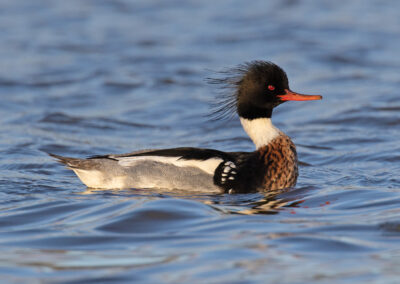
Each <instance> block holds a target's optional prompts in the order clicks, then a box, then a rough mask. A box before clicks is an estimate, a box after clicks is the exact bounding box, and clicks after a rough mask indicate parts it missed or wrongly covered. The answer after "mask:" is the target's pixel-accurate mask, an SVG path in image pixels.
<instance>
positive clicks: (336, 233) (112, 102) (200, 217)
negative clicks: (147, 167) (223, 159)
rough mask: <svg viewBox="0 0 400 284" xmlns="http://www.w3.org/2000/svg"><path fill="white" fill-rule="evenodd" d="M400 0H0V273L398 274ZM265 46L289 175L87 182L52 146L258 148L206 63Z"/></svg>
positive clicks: (260, 54)
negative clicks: (271, 181)
mask: <svg viewBox="0 0 400 284" xmlns="http://www.w3.org/2000/svg"><path fill="white" fill-rule="evenodd" d="M399 10H400V2H398V1H378V0H376V1H375V0H362V1H361V0H358V1H350V2H348V3H347V2H346V4H344V3H342V2H338V1H329V0H325V1H300V0H298V1H296V0H285V1H279V0H276V1H251V2H249V1H233V0H232V1H224V2H218V1H194V0H193V1H179V0H178V1H155V0H154V1H153V0H152V1H123V0H118V1H106V0H103V1H94V0H91V1H77V0H73V1H50V0H48V1H45V0H37V1H28V0H25V1H6V0H4V1H0V37H1V44H0V62H1V68H0V97H1V103H0V113H1V118H0V119H1V123H0V135H1V139H0V151H1V156H0V169H1V171H0V208H1V211H0V275H1V283H88V282H99V283H104V282H121V283H126V282H133V281H136V282H146V283H160V282H163V283H201V282H202V283H317V282H318V283H349V282H351V283H353V282H357V283H399V282H400V270H399V265H400V221H399V218H400V208H399V202H400V177H399V172H400V143H399V141H400V129H399V124H400V114H399V111H400V102H399V91H398V90H399V87H400V77H399V70H400V56H399V55H400V54H399V50H400V17H399V13H398V11H399ZM254 59H263V60H272V61H274V62H276V63H278V64H279V65H281V66H282V67H283V68H284V69H285V70H286V71H287V73H288V75H289V79H290V80H291V87H292V89H293V90H295V91H301V92H306V93H314V94H323V95H324V100H323V101H320V102H308V103H287V104H285V105H283V106H281V107H279V108H278V109H277V110H276V111H275V115H274V117H273V118H274V122H275V124H276V125H277V126H278V127H279V128H281V129H282V130H284V131H285V132H286V133H288V134H289V135H290V136H291V137H292V138H293V140H294V142H295V143H296V145H297V148H298V152H299V158H300V160H301V161H302V162H303V163H302V165H303V166H302V167H301V168H300V177H299V180H298V185H297V186H296V188H295V189H293V190H291V191H288V192H281V193H271V194H267V195H265V196H264V195H262V194H243V195H211V196H210V195H202V194H201V193H198V194H193V193H191V195H190V194H189V193H186V192H175V193H173V194H171V193H166V192H162V191H149V190H137V189H132V190H122V191H112V190H108V191H92V190H89V189H87V188H85V186H84V185H82V184H81V183H80V182H79V180H78V179H77V178H76V177H75V176H74V174H73V173H72V172H70V171H67V170H65V169H64V168H63V167H62V166H61V165H59V164H57V163H56V162H55V161H54V160H53V159H51V158H50V157H49V156H47V154H46V152H53V153H57V154H63V155H70V156H85V155H94V154H105V153H122V152H129V151H132V150H135V149H140V148H150V147H157V148H164V147H177V146H195V147H210V148H216V149H220V150H225V151H251V150H253V145H252V143H251V141H250V140H249V139H248V137H247V136H246V135H245V133H244V131H243V130H242V129H241V126H240V124H239V122H238V121H237V120H232V121H227V122H222V123H211V122H209V121H208V120H207V119H206V118H205V116H204V115H205V114H207V113H208V111H209V108H208V105H209V101H210V100H211V99H212V97H213V90H212V86H207V85H206V84H205V82H204V78H206V77H207V76H210V75H212V71H210V70H220V69H221V68H223V67H229V66H234V65H236V64H238V63H242V62H244V61H247V60H254Z"/></svg>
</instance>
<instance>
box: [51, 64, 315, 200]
mask: <svg viewBox="0 0 400 284" xmlns="http://www.w3.org/2000/svg"><path fill="white" fill-rule="evenodd" d="M229 74H233V75H230V76H228V77H227V78H223V79H215V80H213V82H214V83H222V84H225V85H226V86H230V87H233V91H232V92H231V93H229V94H228V95H226V96H224V97H223V99H222V101H221V104H220V107H219V109H218V110H217V112H216V113H225V112H227V111H229V110H232V109H233V110H234V111H236V112H237V114H238V115H239V118H240V122H241V124H242V126H243V128H244V130H245V131H246V133H247V134H248V135H249V136H250V138H251V140H252V141H253V142H254V144H255V147H256V150H255V151H254V152H222V151H219V150H214V149H203V148H191V147H185V148H172V149H157V150H141V151H136V152H132V153H128V154H118V155H115V154H110V155H101V156H93V157H89V158H87V159H79V158H69V157H62V156H58V155H55V154H50V155H51V156H53V157H55V158H57V159H58V161H59V162H61V163H63V164H65V165H66V166H67V167H68V168H69V169H71V170H73V171H74V172H75V174H76V175H77V176H78V177H79V179H80V180H81V181H82V182H83V183H84V184H85V185H86V186H88V187H90V188H98V189H122V188H142V189H143V188H144V189H146V188H160V189H164V190H173V189H181V190H191V191H196V192H199V191H201V192H207V193H215V192H222V193H224V192H225V193H248V192H256V191H269V190H278V189H284V188H288V187H293V186H295V184H296V180H297V176H298V165H297V164H298V161H297V153H296V147H295V145H294V144H293V142H292V140H290V138H289V137H288V136H287V135H286V134H285V133H283V132H282V131H280V130H279V129H278V128H276V127H275V126H274V125H273V124H272V122H271V116H272V111H273V109H274V108H275V107H277V106H278V105H280V104H282V103H284V102H286V101H309V100H320V99H322V96H319V95H303V94H299V93H295V92H293V91H291V90H290V88H289V82H288V78H287V75H286V73H285V71H283V69H282V68H280V67H279V66H278V65H276V64H274V63H272V62H268V61H252V62H248V63H245V64H242V65H239V66H238V67H237V68H235V69H233V71H232V72H230V73H229Z"/></svg>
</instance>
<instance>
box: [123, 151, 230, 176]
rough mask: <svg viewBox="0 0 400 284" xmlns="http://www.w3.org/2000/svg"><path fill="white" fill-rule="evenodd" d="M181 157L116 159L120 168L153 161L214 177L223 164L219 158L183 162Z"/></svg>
mask: <svg viewBox="0 0 400 284" xmlns="http://www.w3.org/2000/svg"><path fill="white" fill-rule="evenodd" d="M180 158H181V157H163V156H135V157H117V158H116V159H117V160H118V164H119V165H120V166H122V167H133V166H138V165H140V163H141V162H145V161H154V162H158V163H163V164H169V165H174V166H176V167H195V168H199V169H200V170H202V171H204V172H206V173H208V174H210V175H214V172H215V169H216V168H217V167H218V165H219V164H220V163H222V162H223V160H222V159H220V158H211V159H207V160H204V161H202V160H183V159H180Z"/></svg>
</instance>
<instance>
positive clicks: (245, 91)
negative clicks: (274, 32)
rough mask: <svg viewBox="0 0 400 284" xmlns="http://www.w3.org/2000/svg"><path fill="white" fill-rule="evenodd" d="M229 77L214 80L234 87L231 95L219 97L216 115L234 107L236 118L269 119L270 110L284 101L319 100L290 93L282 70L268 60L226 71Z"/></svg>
mask: <svg viewBox="0 0 400 284" xmlns="http://www.w3.org/2000/svg"><path fill="white" fill-rule="evenodd" d="M227 73H229V75H230V77H228V78H224V79H217V80H214V81H213V83H223V84H224V85H225V86H228V87H229V86H231V87H235V88H236V91H235V92H234V93H233V94H232V93H231V94H224V95H223V96H221V100H220V102H219V103H222V105H220V106H219V109H217V111H216V113H218V114H220V113H221V112H226V111H229V110H232V109H234V108H236V111H237V113H238V114H239V116H240V117H243V118H247V119H255V118H263V117H266V118H269V117H271V115H272V110H273V108H274V107H276V106H278V105H280V104H281V103H283V102H285V101H289V100H292V101H304V100H319V99H321V98H322V97H321V96H309V95H301V94H297V93H294V92H292V91H290V88H289V81H288V78H287V75H286V73H285V71H283V70H282V68H280V67H279V66H278V65H276V64H274V63H272V62H268V61H252V62H249V63H245V64H243V65H240V66H239V67H238V68H236V69H233V70H230V71H229V72H227Z"/></svg>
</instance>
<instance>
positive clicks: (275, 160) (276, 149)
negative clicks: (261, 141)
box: [257, 134, 299, 191]
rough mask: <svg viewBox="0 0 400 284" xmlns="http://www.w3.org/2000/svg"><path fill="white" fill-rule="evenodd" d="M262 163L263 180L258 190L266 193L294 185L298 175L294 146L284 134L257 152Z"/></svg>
mask: <svg viewBox="0 0 400 284" xmlns="http://www.w3.org/2000/svg"><path fill="white" fill-rule="evenodd" d="M257 152H258V154H259V159H261V160H262V161H263V163H264V169H263V171H264V178H263V182H262V185H261V187H262V188H259V189H258V190H260V191H268V190H276V189H283V188H287V187H291V186H294V185H296V181H297V176H298V175H299V171H298V167H297V152H296V146H295V145H294V144H293V142H292V140H290V138H289V137H288V136H286V135H285V134H281V135H280V136H278V137H277V138H275V139H273V140H272V141H271V142H270V143H269V144H268V145H266V146H264V147H261V148H259V149H258V150H257Z"/></svg>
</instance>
